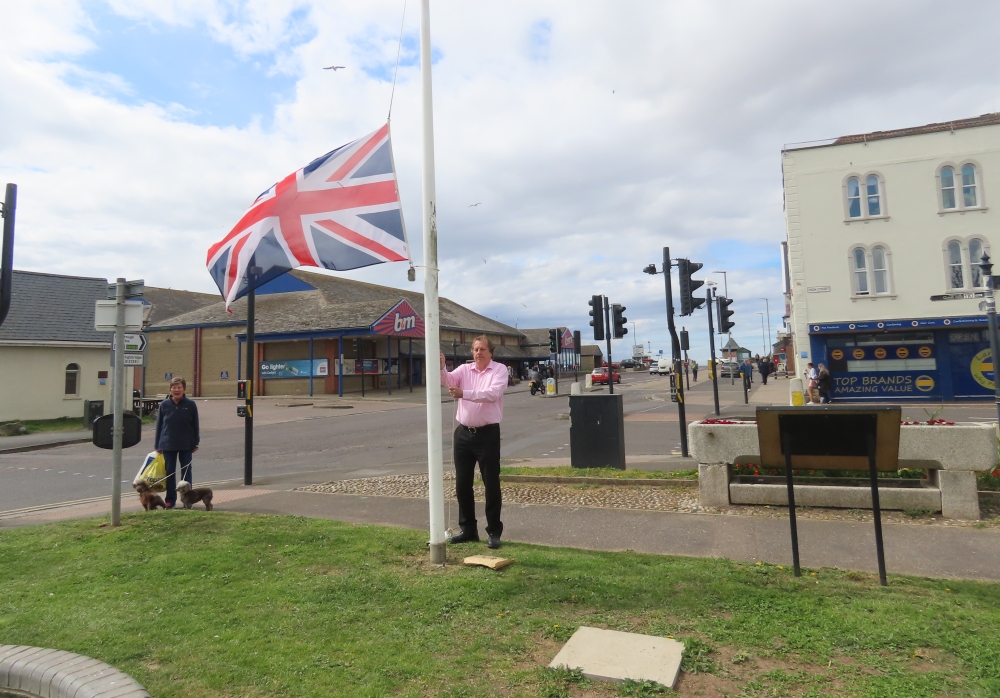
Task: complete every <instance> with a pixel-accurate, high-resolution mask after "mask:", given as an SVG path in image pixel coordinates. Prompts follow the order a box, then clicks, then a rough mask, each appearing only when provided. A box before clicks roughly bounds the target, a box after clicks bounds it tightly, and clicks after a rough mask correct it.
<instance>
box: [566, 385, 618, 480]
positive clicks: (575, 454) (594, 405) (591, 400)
mask: <svg viewBox="0 0 1000 698" xmlns="http://www.w3.org/2000/svg"><path fill="white" fill-rule="evenodd" d="M569 419H570V425H569V446H570V464H571V465H572V466H573V467H574V468H618V469H619V470H624V469H625V413H624V407H623V402H622V396H621V393H618V394H616V395H609V394H607V393H592V394H584V395H570V397H569Z"/></svg>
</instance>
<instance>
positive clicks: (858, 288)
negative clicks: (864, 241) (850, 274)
mask: <svg viewBox="0 0 1000 698" xmlns="http://www.w3.org/2000/svg"><path fill="white" fill-rule="evenodd" d="M853 254H854V293H855V295H858V296H867V295H868V259H867V255H865V250H864V248H863V247H856V248H854V253H853Z"/></svg>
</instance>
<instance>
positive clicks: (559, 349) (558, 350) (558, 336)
mask: <svg viewBox="0 0 1000 698" xmlns="http://www.w3.org/2000/svg"><path fill="white" fill-rule="evenodd" d="M561 359H562V332H560V331H559V328H558V327H557V328H556V371H555V379H556V395H558V394H559V363H560V360H561ZM609 370H610V367H609Z"/></svg>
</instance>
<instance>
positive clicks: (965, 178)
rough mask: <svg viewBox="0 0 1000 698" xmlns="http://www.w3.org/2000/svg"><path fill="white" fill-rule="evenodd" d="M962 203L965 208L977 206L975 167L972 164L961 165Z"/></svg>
mask: <svg viewBox="0 0 1000 698" xmlns="http://www.w3.org/2000/svg"><path fill="white" fill-rule="evenodd" d="M962 205H964V206H965V207H966V208H972V207H974V206H978V204H977V203H976V167H975V165H972V164H968V165H963V166H962Z"/></svg>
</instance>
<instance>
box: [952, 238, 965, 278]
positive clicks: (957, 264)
mask: <svg viewBox="0 0 1000 698" xmlns="http://www.w3.org/2000/svg"><path fill="white" fill-rule="evenodd" d="M963 266H964V265H963V264H962V246H961V245H960V244H958V241H957V240H952V241H951V242H949V243H948V284H949V287H950V288H965V280H964V278H963V277H962V267H963Z"/></svg>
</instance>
